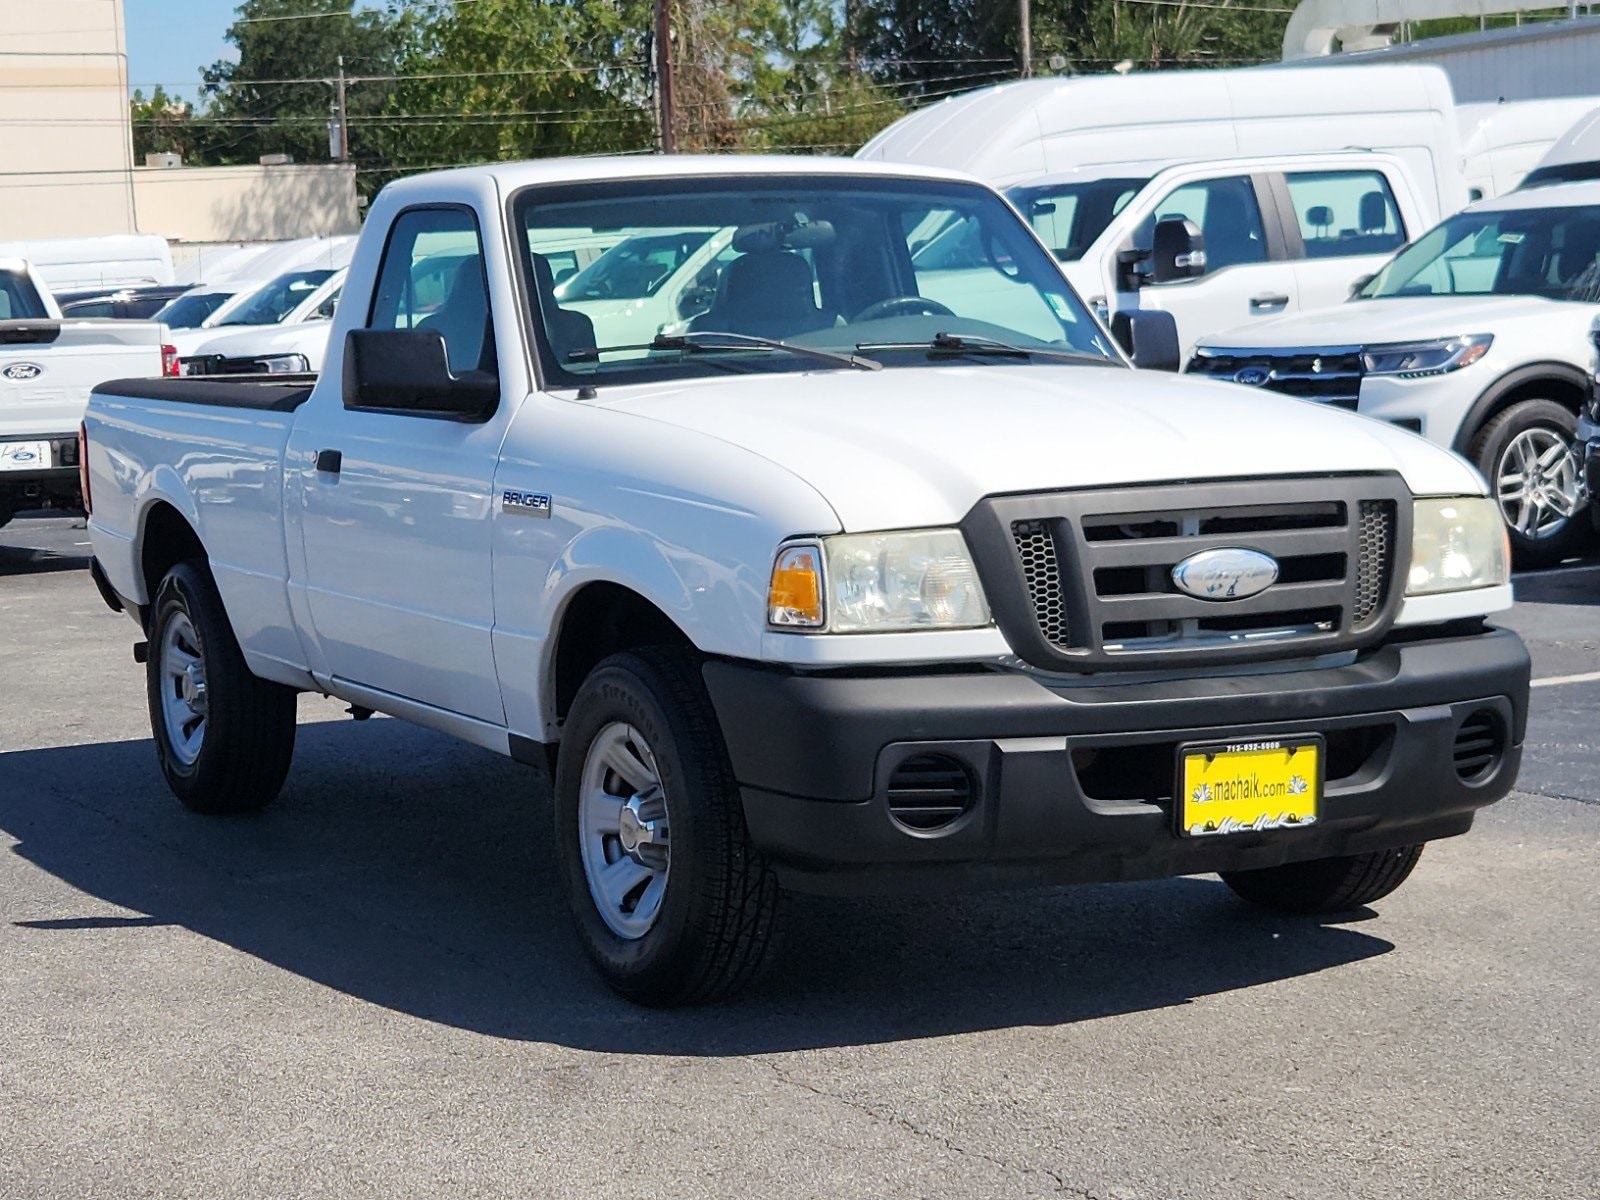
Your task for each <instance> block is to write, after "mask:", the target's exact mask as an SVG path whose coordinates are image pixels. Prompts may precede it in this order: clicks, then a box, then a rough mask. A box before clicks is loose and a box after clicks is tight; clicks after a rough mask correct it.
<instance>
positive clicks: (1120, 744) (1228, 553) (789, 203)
mask: <svg viewBox="0 0 1600 1200" xmlns="http://www.w3.org/2000/svg"><path fill="white" fill-rule="evenodd" d="M946 217H954V218H957V219H960V220H963V221H970V222H972V223H973V225H974V227H975V230H976V232H975V234H974V235H973V241H974V244H975V245H976V246H978V247H981V248H982V251H983V254H984V255H985V258H984V259H983V261H981V262H978V263H976V264H969V266H968V268H967V269H968V270H971V271H972V272H973V280H974V285H973V288H972V290H971V293H970V294H971V295H972V296H974V297H978V299H977V300H975V301H973V302H971V303H964V302H963V301H962V300H961V299H960V294H959V289H958V288H957V287H956V285H955V276H954V275H953V274H952V273H951V272H950V271H941V272H940V273H939V274H940V278H939V295H940V297H941V299H940V300H938V301H935V300H932V299H930V298H928V297H927V296H926V295H925V294H924V293H923V292H922V290H921V284H922V282H923V281H922V280H921V279H920V278H919V275H918V270H917V267H916V264H915V261H914V255H913V253H912V246H911V244H910V242H909V241H908V239H909V238H910V237H911V235H912V233H913V231H915V230H917V229H919V228H924V227H925V223H926V222H927V221H928V220H929V219H930V218H933V219H935V220H943V219H945V218H946ZM705 228H715V229H733V230H734V231H735V232H734V235H733V237H732V240H731V244H732V245H733V246H734V247H735V248H736V249H735V253H734V254H733V255H732V256H731V257H730V258H729V260H728V262H727V263H726V264H725V266H724V267H723V269H722V271H721V274H720V276H719V279H718V281H717V285H716V289H715V295H714V297H712V298H711V299H710V301H709V303H708V307H707V308H706V311H705V314H704V317H703V319H701V320H700V321H699V322H698V323H697V324H698V328H697V329H695V330H693V331H689V332H685V333H682V334H677V335H657V336H654V337H652V338H651V339H650V340H649V341H648V342H647V343H645V344H639V343H636V342H626V341H618V340H616V339H615V338H614V336H613V331H611V330H610V329H608V327H607V326H606V325H605V323H604V322H603V321H600V320H596V319H592V318H590V317H588V316H586V315H584V314H582V313H577V312H574V311H571V310H568V309H566V308H564V307H562V306H561V305H560V304H558V303H557V301H556V293H555V289H554V279H553V273H552V271H551V269H550V267H549V264H548V262H547V260H546V259H545V258H544V257H543V256H542V255H541V254H538V253H535V252H533V251H531V250H530V249H529V247H530V245H532V246H545V245H548V244H549V239H550V236H551V231H553V230H570V231H572V235H573V236H575V237H577V236H584V235H589V234H591V233H593V232H594V231H604V230H615V229H634V230H646V231H648V230H652V229H653V230H659V231H661V232H662V233H664V234H665V233H668V232H670V231H672V230H693V229H705ZM463 235H466V236H468V237H469V239H470V244H471V247H472V250H471V253H469V254H467V255H465V256H464V257H463V259H462V262H461V263H460V265H459V267H458V268H457V270H456V273H455V275H454V277H453V278H452V280H451V284H450V287H449V289H448V290H447V292H446V293H445V294H444V295H443V297H442V298H441V297H437V296H432V297H430V298H429V299H428V300H427V302H426V303H425V304H423V305H421V306H420V307H419V305H418V304H417V303H416V302H415V301H416V298H417V297H418V295H419V293H418V292H417V290H416V289H414V287H413V279H412V276H413V273H414V272H415V271H416V270H418V269H419V267H420V268H422V269H426V268H427V264H428V263H429V262H430V259H431V257H432V256H433V255H434V254H435V253H436V252H437V249H438V247H439V246H440V245H442V244H451V243H453V244H457V245H459V242H460V239H461V238H462V236H463ZM1002 287H1004V288H1010V289H1011V290H1012V292H1013V293H1014V296H1013V298H1012V299H1011V300H1010V301H1008V302H1007V304H1006V305H1005V306H1004V309H1005V311H1006V312H1007V313H1011V312H1024V311H1027V312H1031V313H1032V317H1031V318H1030V325H1031V327H1032V328H1034V329H1038V328H1039V327H1040V325H1039V322H1041V321H1042V320H1043V318H1044V316H1046V315H1048V316H1049V317H1050V319H1051V320H1052V321H1053V335H1052V336H1050V337H1048V338H1041V337H1039V336H1035V335H1034V334H1030V333H1028V332H1024V331H1022V330H1020V329H1017V328H1012V327H1007V326H1005V325H1002V324H999V323H998V322H997V321H996V319H995V318H994V309H993V305H992V297H993V295H994V294H995V291H996V289H998V288H1002ZM332 334H333V336H332V339H331V341H330V347H329V360H328V365H327V369H326V370H325V371H324V372H323V373H322V375H321V376H320V378H318V379H317V380H316V381H314V382H312V381H309V380H304V381H302V380H294V379H284V378H281V377H272V378H268V377H261V378H256V379H232V380H212V379H203V378H196V379H175V380H162V381H149V382H124V383H112V384H107V385H105V386H103V387H101V388H99V389H97V391H96V393H95V396H94V399H93V401H92V403H91V405H90V408H89V414H88V419H87V423H86V443H87V448H88V449H87V458H88V474H89V479H90V482H91V499H92V501H93V509H92V515H91V520H90V529H91V532H92V537H93V541H94V553H95V566H94V577H95V579H96V581H97V583H98V584H99V586H100V588H101V591H102V594H103V595H104V596H105V597H106V599H107V601H108V603H110V604H111V605H112V606H113V607H114V608H118V609H121V610H123V611H125V612H127V613H128V614H129V615H131V616H132V617H133V618H134V620H135V621H136V622H137V623H138V625H139V628H140V631H141V637H142V638H144V639H146V640H145V641H144V642H143V643H142V644H141V648H140V651H139V657H141V658H143V659H144V660H145V661H146V663H147V670H148V688H149V703H150V712H151V722H152V728H153V730H154V740H155V751H156V756H157V758H158V760H159V763H160V766H161V769H162V771H163V772H164V773H165V776H166V778H167V781H168V782H169V784H170V785H171V787H172V789H173V791H174V792H175V793H176V794H177V796H178V797H179V798H180V799H181V800H182V801H183V802H184V803H186V804H187V805H188V806H190V807H191V808H193V809H196V810H199V811H202V812H220V813H227V812H239V811H244V810H252V809H257V808H260V807H261V806H262V805H265V804H266V803H267V802H269V801H270V800H271V799H272V798H273V796H274V795H275V794H276V793H277V791H278V790H279V787H280V785H281V784H282V782H283V780H284V778H285V776H286V773H287V771H288V770H289V767H290V756H291V753H292V750H293V746H294V740H295V698H296V694H297V693H299V692H321V693H326V694H329V695H332V696H336V697H339V698H340V699H341V700H343V701H345V702H347V703H348V704H350V705H351V706H352V708H353V711H354V713H355V715H357V716H365V715H368V714H370V712H373V711H378V712H384V713H388V714H392V715H394V716H397V717H400V718H403V719H405V720H409V721H414V722H417V723H419V724H422V725H427V726H431V727H433V728H436V729H441V730H445V731H448V732H450V733H452V734H456V735H459V736H460V737H463V738H465V739H467V740H469V741H472V742H475V743H477V744H479V745H482V746H485V747H488V748H490V749H492V750H495V751H498V752H499V753H502V754H506V755H510V756H512V757H514V758H517V759H520V760H523V761H525V762H528V763H530V764H539V765H546V764H548V765H550V766H551V767H552V768H553V780H554V789H553V790H554V819H555V827H556V830H557V837H556V846H557V849H558V854H559V856H560V869H561V878H562V880H563V887H564V889H565V891H566V893H567V897H568V900H569V903H570V905H571V908H572V911H573V915H574V917H575V920H576V925H577V928H578V931H579V934H580V938H581V940H582V942H583V944H584V946H585V947H586V949H587V950H588V952H589V954H590V956H591V957H592V958H593V960H594V962H595V963H596V964H597V965H598V967H599V969H600V970H601V971H602V973H603V974H604V975H605V976H606V978H607V979H608V980H609V982H610V983H611V984H612V985H613V986H614V987H616V988H617V989H618V990H619V991H621V992H622V993H623V994H625V995H627V996H630V997H633V998H635V999H638V1000H640V1001H644V1002H649V1003H658V1004H667V1003H682V1002H688V1001H693V1000H700V999H705V998H707V997H711V996H716V995H722V994H726V993H728V992H731V991H733V990H735V989H736V988H738V987H739V986H741V985H742V984H743V983H745V982H746V981H747V980H748V979H749V978H750V977H751V975H752V974H753V972H754V971H755V969H756V967H757V966H758V964H759V963H760V962H761V960H762V957H763V952H764V950H765V948H766V946H767V944H768V941H769V939H770V936H771V934H772V932H773V929H774V926H775V924H776V923H777V920H778V916H779V907H780V900H781V897H782V895H783V893H784V891H785V890H786V889H801V890H804V889H812V890H825V891H834V892H850V891H855V892H860V891H871V890H881V889H894V888H935V889H937V888H952V887H964V886H970V885H974V884H979V883H984V884H1044V883H1051V882H1069V881H1090V880H1121V879H1142V878H1155V877H1164V876H1171V875H1178V874H1190V873H1196V872H1208V871H1215V872H1221V873H1222V875H1223V878H1224V879H1225V880H1226V881H1227V883H1228V884H1229V885H1230V886H1231V887H1232V888H1233V889H1234V890H1235V891H1237V892H1238V893H1239V894H1241V895H1242V896H1244V897H1246V898H1247V899H1249V900H1251V901H1254V902H1257V903H1260V904H1263V905H1267V906H1270V907H1273V908H1277V909H1284V910H1293V911H1329V910H1337V909H1348V908H1351V907H1356V906H1360V905H1364V904H1367V903H1369V902H1373V901H1376V900H1378V899H1379V898H1380V897H1382V896H1384V895H1386V894H1387V893H1389V892H1390V891H1392V890H1393V889H1394V888H1395V887H1397V886H1399V884H1400V883H1401V881H1402V880H1404V879H1405V877H1406V876H1407V875H1408V874H1409V873H1410V871H1411V869H1412V867H1413V865H1414V864H1415V862H1416V861H1417V857H1418V855H1419V854H1420V852H1421V848H1422V845H1423V843H1425V842H1428V841H1430V840H1431V839H1434V838H1440V837H1446V836H1450V835H1453V834H1459V833H1462V832H1464V831H1465V830H1467V829H1468V828H1469V827H1470V826H1471V824H1472V821H1473V817H1474V814H1475V812H1476V811H1477V810H1478V809H1479V808H1481V807H1482V806H1483V805H1486V804H1488V803H1490V802H1492V801H1494V800H1496V799H1498V798H1500V797H1501V796H1503V795H1504V794H1505V793H1506V792H1507V790H1508V789H1509V788H1510V787H1511V785H1512V782H1513V780H1514V778H1515V776H1516V772H1517V767H1518V763H1519V759H1520V747H1521V743H1522V739H1523V730H1524V723H1525V715H1526V708H1527V694H1528V693H1527V688H1528V659H1527V655H1526V651H1525V650H1524V648H1523V646H1522V645H1521V643H1520V642H1519V641H1518V639H1517V638H1516V636H1515V635H1514V634H1512V633H1509V632H1505V631H1502V630H1499V629H1496V628H1494V627H1493V626H1491V625H1490V624H1489V623H1488V622H1487V620H1486V618H1487V617H1488V616H1489V615H1490V614H1492V613H1494V612H1496V611H1498V610H1501V609H1504V608H1505V607H1507V606H1508V605H1509V604H1510V603H1511V589H1510V585H1509V583H1508V574H1507V572H1508V566H1507V561H1506V547H1505V539H1504V535H1503V532H1502V530H1501V526H1500V522H1499V517H1498V513H1497V510H1496V508H1495V505H1494V503H1493V501H1492V500H1490V499H1488V498H1486V497H1485V495H1484V488H1483V483H1482V481H1481V480H1480V479H1479V478H1478V476H1477V475H1476V474H1475V473H1474V472H1473V471H1472V470H1471V468H1470V467H1468V466H1467V465H1466V464H1465V463H1463V462H1462V461H1460V460H1459V459H1457V458H1456V457H1455V456H1453V455H1451V454H1450V453H1448V452H1447V451H1445V450H1443V449H1441V448H1439V447H1436V446H1432V445H1429V444H1428V443H1427V442H1425V441H1423V440H1422V439H1420V438H1417V437H1414V436H1413V435H1411V434H1408V433H1405V432H1403V431H1400V430H1397V429H1394V428H1392V427H1390V426H1386V425H1383V424H1380V423H1377V422H1373V421H1368V420H1365V419H1362V418H1360V417H1356V416H1353V415H1351V414H1349V413H1343V412H1339V411H1336V410H1330V409H1323V408H1317V407H1314V406H1311V405H1305V404H1300V403H1298V402H1296V401H1293V400H1289V399H1286V398H1283V397H1278V396H1273V395H1270V394H1265V393H1258V392H1250V391H1246V390H1244V389H1240V388H1235V387H1230V386H1227V385H1223V384H1218V383H1212V382H1205V381H1198V380H1187V379H1183V378H1180V377H1176V376H1171V375H1159V374H1145V373H1142V372H1136V371H1134V370H1132V369H1131V368H1130V367H1129V365H1128V363H1127V361H1126V360H1125V359H1124V358H1123V357H1122V355H1121V354H1120V353H1119V351H1118V350H1117V349H1116V348H1115V346H1114V345H1113V344H1112V342H1111V339H1110V338H1109V336H1108V334H1107V332H1106V330H1105V328H1104V326H1102V325H1101V324H1100V323H1099V322H1098V321H1097V320H1096V319H1095V317H1094V316H1093V315H1092V314H1091V313H1090V312H1089V311H1088V310H1087V309H1086V308H1085V307H1084V305H1083V303H1082V302H1081V301H1080V300H1079V299H1078V297H1077V296H1076V295H1074V294H1073V292H1072V291H1071V289H1070V288H1069V287H1068V286H1067V284H1066V283H1065V281H1064V280H1063V278H1062V276H1061V274H1060V272H1059V271H1058V270H1057V269H1056V267H1055V264H1054V262H1053V261H1052V259H1051V256H1050V254H1049V252H1048V251H1047V249H1046V248H1045V247H1044V246H1043V245H1042V244H1041V243H1040V241H1039V240H1038V238H1037V237H1036V236H1035V234H1034V233H1033V231H1032V230H1031V229H1030V228H1029V227H1028V225H1027V224H1026V223H1025V222H1024V221H1022V220H1021V218H1020V217H1018V215H1017V214H1016V212H1015V210H1013V209H1012V208H1011V207H1010V206H1009V205H1008V204H1007V203H1006V202H1005V201H1004V200H1003V199H1002V198H1001V197H1000V196H999V195H998V194H997V193H995V192H994V191H992V190H991V189H990V188H988V187H987V186H985V185H983V184H980V183H978V182H976V181H974V180H971V179H968V178H965V177H962V176H958V175H954V174H945V173H939V172H930V171H927V170H925V169H919V168H913V167H903V166H899V167H897V166H877V165H868V164H861V163H848V162H836V161H828V160H819V159H794V160H786V159H780V158H763V159H749V160H747V159H739V158H714V159H694V158H682V159H657V160H651V161H640V160H637V159H621V160H605V159H588V160H581V159H580V160H572V161H547V162H542V163H529V164H512V165H501V166H495V167H484V168H475V169H470V170H460V171H451V172H444V173H439V174H434V175H424V176H420V177H417V178H414V179H409V180H404V181H401V182H398V183H395V184H392V185H390V186H389V187H387V188H386V189H384V191H383V193H382V194H381V195H380V196H379V197H378V199H377V200H376V201H375V203H374V205H373V208H372V213H371V216H370V218H369V219H368V221H367V225H366V229H365V231H364V232H363V234H362V235H361V243H360V246H359V248H358V249H357V251H356V254H355V258H354V261H353V262H352V264H351V267H350V276H349V280H348V282H347V284H346V290H345V295H344V300H343V302H342V303H341V304H340V305H339V308H338V312H337V314H336V316H335V318H334V321H333V329H332ZM461 819H464V820H470V819H471V815H470V814H468V813H464V814H462V818H461Z"/></svg>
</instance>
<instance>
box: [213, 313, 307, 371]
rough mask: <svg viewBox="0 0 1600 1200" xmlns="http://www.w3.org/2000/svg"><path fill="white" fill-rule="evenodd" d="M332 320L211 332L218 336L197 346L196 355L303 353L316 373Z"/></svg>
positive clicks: (242, 355)
mask: <svg viewBox="0 0 1600 1200" xmlns="http://www.w3.org/2000/svg"><path fill="white" fill-rule="evenodd" d="M332 327H333V322H331V321H302V322H300V323H299V324H296V325H242V326H239V327H237V328H235V329H233V330H231V331H230V330H217V329H211V330H207V331H206V332H208V333H211V334H213V335H215V336H213V337H210V338H208V339H206V340H205V341H203V342H201V343H200V345H199V346H198V347H196V349H195V351H194V353H195V354H197V355H199V354H221V355H224V356H226V357H228V358H247V357H260V356H264V355H270V354H304V355H305V356H306V358H307V360H308V361H309V362H310V363H311V369H312V370H317V369H318V368H319V367H320V366H321V364H322V359H323V357H324V355H325V354H326V352H327V347H328V331H329V330H330V329H331V328H332Z"/></svg>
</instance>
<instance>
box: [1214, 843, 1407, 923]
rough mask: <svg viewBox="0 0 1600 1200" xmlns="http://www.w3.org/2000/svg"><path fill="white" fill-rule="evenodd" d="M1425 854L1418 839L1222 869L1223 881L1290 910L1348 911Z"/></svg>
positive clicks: (1396, 882) (1380, 892)
mask: <svg viewBox="0 0 1600 1200" xmlns="http://www.w3.org/2000/svg"><path fill="white" fill-rule="evenodd" d="M1421 857H1422V847H1421V846H1420V845H1417V846H1401V847H1400V848H1399V849H1398V850H1375V851H1373V852H1372V853H1370V854H1348V855H1342V856H1340V857H1338V858H1314V859H1311V860H1310V861H1309V862H1296V863H1284V864H1283V865H1282V866H1281V867H1262V868H1259V869H1257V870H1254V871H1224V872H1223V873H1222V882H1223V883H1225V884H1227V885H1228V886H1229V887H1230V888H1232V889H1233V890H1234V892H1235V893H1237V894H1238V895H1239V896H1241V897H1242V898H1244V899H1245V900H1248V901H1250V903H1252V904H1259V905H1260V906H1261V907H1262V908H1271V909H1276V910H1277V911H1279V912H1291V913H1332V912H1348V911H1349V910H1351V909H1353V908H1361V907H1362V906H1363V905H1367V904H1371V903H1372V902H1373V901H1375V900H1382V899H1383V898H1384V897H1385V896H1387V895H1388V894H1389V893H1390V892H1392V891H1394V890H1395V888H1397V887H1399V886H1400V885H1401V884H1402V883H1404V882H1405V881H1406V879H1407V877H1408V876H1410V874H1411V872H1412V870H1413V869H1414V868H1415V867H1416V865H1417V860H1418V859H1419V858H1421Z"/></svg>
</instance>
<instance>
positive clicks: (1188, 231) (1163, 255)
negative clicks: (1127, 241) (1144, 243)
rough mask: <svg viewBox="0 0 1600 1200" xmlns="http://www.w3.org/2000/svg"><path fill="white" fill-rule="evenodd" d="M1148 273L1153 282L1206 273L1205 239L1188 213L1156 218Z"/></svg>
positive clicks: (1192, 276)
mask: <svg viewBox="0 0 1600 1200" xmlns="http://www.w3.org/2000/svg"><path fill="white" fill-rule="evenodd" d="M1150 270H1151V277H1152V278H1153V280H1154V281H1155V282H1156V283H1174V282H1176V281H1178V280H1180V279H1196V278H1198V277H1199V276H1201V275H1204V274H1205V273H1206V239H1205V235H1204V234H1202V233H1201V232H1200V227H1199V226H1198V225H1196V224H1195V223H1194V222H1193V221H1191V220H1189V218H1187V217H1163V218H1161V220H1159V221H1157V222H1156V230H1155V238H1154V242H1153V244H1152V248H1151V251H1150Z"/></svg>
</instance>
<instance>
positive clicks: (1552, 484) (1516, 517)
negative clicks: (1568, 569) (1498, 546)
mask: <svg viewBox="0 0 1600 1200" xmlns="http://www.w3.org/2000/svg"><path fill="white" fill-rule="evenodd" d="M1577 427H1578V419H1577V418H1576V417H1574V416H1573V415H1572V413H1571V412H1569V411H1568V410H1567V409H1565V408H1563V407H1562V406H1561V405H1559V404H1557V403H1556V402H1555V401H1553V400H1523V401H1520V402H1519V403H1517V404H1513V405H1512V406H1511V407H1510V408H1508V409H1506V410H1505V411H1504V412H1503V413H1501V414H1500V415H1499V416H1497V417H1495V418H1494V420H1492V421H1490V422H1489V423H1488V424H1487V425H1485V426H1484V427H1483V428H1482V429H1480V430H1479V431H1478V433H1477V435H1476V436H1475V437H1474V438H1473V439H1472V444H1471V445H1470V446H1469V447H1468V451H1467V452H1468V456H1469V457H1470V458H1471V459H1472V461H1473V462H1474V463H1476V464H1477V467H1478V469H1479V470H1480V471H1482V472H1483V477H1484V478H1485V479H1487V480H1488V481H1489V488H1490V491H1491V492H1492V493H1493V494H1494V496H1495V498H1496V500H1497V501H1498V502H1499V505H1500V513H1501V515H1502V516H1503V517H1505V522H1506V527H1507V529H1509V530H1510V532H1511V556H1512V559H1513V560H1514V561H1515V563H1516V565H1517V566H1518V567H1521V568H1523V569H1527V568H1530V567H1550V566H1554V565H1555V564H1556V563H1558V562H1560V561H1561V560H1562V559H1564V558H1569V557H1571V556H1572V555H1574V554H1576V553H1577V552H1578V551H1579V550H1580V549H1582V548H1583V545H1584V543H1585V542H1586V541H1587V540H1588V539H1589V537H1590V535H1591V528H1590V525H1589V522H1588V521H1587V520H1585V519H1584V513H1583V511H1582V510H1583V507H1584V502H1583V500H1584V498H1583V488H1582V486H1581V477H1582V472H1583V465H1582V464H1581V463H1580V462H1579V461H1578V458H1577V456H1576V455H1574V454H1573V453H1572V438H1573V433H1574V431H1575V430H1576V429H1577Z"/></svg>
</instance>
